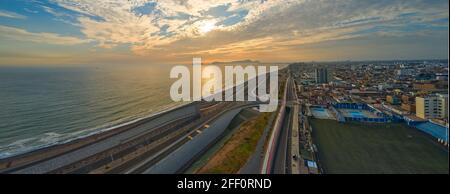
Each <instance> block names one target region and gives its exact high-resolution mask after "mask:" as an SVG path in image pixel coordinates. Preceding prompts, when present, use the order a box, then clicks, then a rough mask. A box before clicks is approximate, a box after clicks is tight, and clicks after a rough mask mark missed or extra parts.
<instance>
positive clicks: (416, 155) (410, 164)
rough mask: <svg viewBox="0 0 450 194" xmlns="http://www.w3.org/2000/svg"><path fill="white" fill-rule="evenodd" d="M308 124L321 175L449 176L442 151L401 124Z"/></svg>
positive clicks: (444, 153)
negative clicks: (423, 174) (440, 174)
mask: <svg viewBox="0 0 450 194" xmlns="http://www.w3.org/2000/svg"><path fill="white" fill-rule="evenodd" d="M311 123H312V125H313V128H314V129H313V138H314V143H315V144H316V145H317V147H318V149H319V159H320V163H321V165H322V167H323V169H324V171H325V173H328V174H348V173H352V174H353V173H358V174H359V173H363V174H373V173H375V174H397V173H400V174H410V173H426V174H428V173H444V174H447V173H449V168H448V152H447V151H446V150H445V148H444V147H442V146H440V145H438V144H437V143H435V142H434V141H433V140H432V138H430V137H429V136H427V135H425V134H423V133H421V132H419V131H418V130H416V129H414V128H410V127H408V126H406V125H405V124H367V123H345V124H342V123H338V122H337V121H332V120H318V119H312V121H311Z"/></svg>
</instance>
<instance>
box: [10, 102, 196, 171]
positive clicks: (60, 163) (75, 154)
mask: <svg viewBox="0 0 450 194" xmlns="http://www.w3.org/2000/svg"><path fill="white" fill-rule="evenodd" d="M197 114H198V110H197V107H196V106H195V105H188V106H183V107H180V108H178V109H176V110H175V111H171V112H170V114H162V115H159V116H157V117H156V118H154V119H152V120H151V121H150V122H147V123H144V124H142V125H140V126H138V127H135V128H132V129H130V130H127V131H125V132H123V133H119V134H117V135H115V136H112V137H110V138H106V139H103V140H100V141H97V142H95V143H92V144H90V145H87V146H85V147H82V148H80V149H76V150H73V151H70V152H68V153H64V154H61V155H58V156H56V157H53V158H50V159H47V160H44V161H40V162H36V163H33V164H32V165H28V166H25V167H23V168H20V169H17V170H13V171H12V172H10V173H14V174H15V173H17V174H42V173H48V172H51V171H53V170H57V169H58V168H62V167H64V166H67V165H69V164H71V163H73V162H76V161H79V160H80V159H84V158H88V157H90V156H93V155H95V154H98V153H101V152H103V151H106V150H108V149H111V148H113V147H115V146H118V145H121V144H123V143H124V142H126V141H129V140H130V139H131V138H133V137H136V136H139V135H140V134H143V133H146V132H149V131H152V129H155V128H157V127H158V126H161V125H164V124H165V123H167V122H168V121H173V120H175V121H176V120H182V119H184V118H189V117H195V116H196V115H197Z"/></svg>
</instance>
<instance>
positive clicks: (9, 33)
mask: <svg viewBox="0 0 450 194" xmlns="http://www.w3.org/2000/svg"><path fill="white" fill-rule="evenodd" d="M0 37H2V38H6V39H10V40H16V41H30V42H35V43H42V44H56V45H76V44H83V43H88V42H89V40H84V39H80V38H76V37H70V36H61V35H59V34H54V33H34V32H28V31H26V30H23V29H20V28H14V27H8V26H1V25H0Z"/></svg>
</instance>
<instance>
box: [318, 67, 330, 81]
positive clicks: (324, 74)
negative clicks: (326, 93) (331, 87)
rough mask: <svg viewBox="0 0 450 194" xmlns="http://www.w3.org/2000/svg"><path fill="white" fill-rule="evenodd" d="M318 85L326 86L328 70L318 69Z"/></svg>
mask: <svg viewBox="0 0 450 194" xmlns="http://www.w3.org/2000/svg"><path fill="white" fill-rule="evenodd" d="M315 74H316V83H317V84H325V83H328V70H327V69H325V68H323V69H316V73H315Z"/></svg>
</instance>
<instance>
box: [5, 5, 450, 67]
mask: <svg viewBox="0 0 450 194" xmlns="http://www.w3.org/2000/svg"><path fill="white" fill-rule="evenodd" d="M448 2H449V1H448V0H403V1H402V0H96V1H93V0H1V1H0V43H1V44H0V65H22V64H33V65H64V64H110V63H118V64H129V63H142V64H170V63H189V62H190V61H191V60H192V57H202V58H203V59H204V60H206V61H233V60H243V59H252V60H260V61H264V62H292V61H311V60H315V61H329V60H365V59H368V60H377V59H428V58H440V59H447V53H448V23H449V20H448V11H449V9H448Z"/></svg>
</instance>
